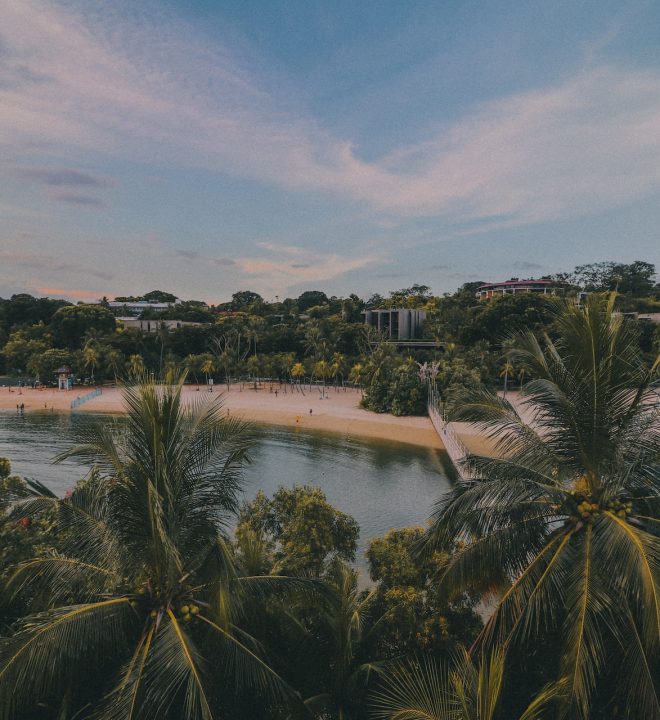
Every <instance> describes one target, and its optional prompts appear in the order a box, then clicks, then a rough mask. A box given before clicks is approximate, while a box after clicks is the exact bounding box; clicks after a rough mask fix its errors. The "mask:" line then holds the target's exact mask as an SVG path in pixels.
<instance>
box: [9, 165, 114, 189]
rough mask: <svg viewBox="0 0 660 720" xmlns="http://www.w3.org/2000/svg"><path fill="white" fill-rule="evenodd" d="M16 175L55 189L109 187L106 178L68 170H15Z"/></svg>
mask: <svg viewBox="0 0 660 720" xmlns="http://www.w3.org/2000/svg"><path fill="white" fill-rule="evenodd" d="M16 175H18V176H19V177H22V178H25V179H27V180H32V181H34V182H36V183H40V184H43V185H53V186H55V187H83V188H102V187H106V186H107V185H109V181H108V179H107V178H104V177H101V176H100V175H93V174H92V173H89V172H82V171H80V170H72V169H70V168H34V167H32V168H17V169H16Z"/></svg>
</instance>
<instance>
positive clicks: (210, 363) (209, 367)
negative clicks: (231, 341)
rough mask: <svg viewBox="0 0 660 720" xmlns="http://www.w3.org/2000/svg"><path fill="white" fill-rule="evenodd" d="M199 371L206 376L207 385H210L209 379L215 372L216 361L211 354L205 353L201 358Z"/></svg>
mask: <svg viewBox="0 0 660 720" xmlns="http://www.w3.org/2000/svg"><path fill="white" fill-rule="evenodd" d="M200 360H201V362H200V365H199V369H200V370H201V371H202V372H203V373H204V375H206V384H207V385H208V384H209V377H210V376H211V375H213V373H214V372H215V359H214V358H213V356H212V355H211V354H210V353H204V354H203V355H202V356H201V358H200Z"/></svg>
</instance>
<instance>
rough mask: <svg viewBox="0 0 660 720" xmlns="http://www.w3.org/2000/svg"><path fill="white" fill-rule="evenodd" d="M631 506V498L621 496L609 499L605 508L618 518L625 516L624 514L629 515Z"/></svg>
mask: <svg viewBox="0 0 660 720" xmlns="http://www.w3.org/2000/svg"><path fill="white" fill-rule="evenodd" d="M632 507H633V504H632V501H631V500H623V499H621V498H616V499H614V500H611V501H610V502H609V503H608V505H607V509H608V510H609V511H610V512H612V513H614V514H615V515H616V516H617V517H619V518H625V517H626V515H630V513H631V512H632Z"/></svg>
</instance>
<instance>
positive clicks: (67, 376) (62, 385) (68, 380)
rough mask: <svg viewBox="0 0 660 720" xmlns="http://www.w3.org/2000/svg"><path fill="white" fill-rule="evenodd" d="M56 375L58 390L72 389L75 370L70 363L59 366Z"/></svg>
mask: <svg viewBox="0 0 660 720" xmlns="http://www.w3.org/2000/svg"><path fill="white" fill-rule="evenodd" d="M54 375H57V388H58V390H71V388H72V387H73V372H72V371H71V368H70V367H69V366H68V365H62V367H59V368H57V370H55V372H54Z"/></svg>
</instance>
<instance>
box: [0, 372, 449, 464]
mask: <svg viewBox="0 0 660 720" xmlns="http://www.w3.org/2000/svg"><path fill="white" fill-rule="evenodd" d="M93 390H94V388H91V387H90V388H87V387H86V388H74V389H73V390H57V389H51V388H44V389H34V388H22V389H20V390H19V389H18V388H12V389H11V392H10V391H9V389H8V388H4V387H3V388H0V411H8V412H11V411H14V412H16V405H17V404H18V405H20V404H23V405H24V410H23V412H25V413H30V414H34V413H40V414H45V413H51V412H52V413H55V412H57V413H71V412H76V413H98V414H122V413H123V412H124V410H123V406H122V397H121V390H120V389H119V388H116V387H110V388H103V392H102V394H101V395H99V396H97V397H95V398H92V399H91V400H89V401H88V402H86V403H84V404H83V405H81V406H79V407H77V408H76V409H75V411H74V410H72V409H71V401H73V400H75V399H77V398H79V397H80V398H84V396H85V395H87V394H88V393H90V392H92V391H93ZM290 390H291V388H289V387H287V392H286V393H284V392H283V388H280V387H279V386H278V385H272V386H269V385H263V386H261V387H260V388H259V389H258V390H254V389H253V388H252V387H251V386H249V385H244V386H242V387H241V386H236V385H232V387H231V390H230V391H229V392H227V388H226V387H225V386H222V385H216V386H215V388H214V392H213V394H212V393H210V392H208V389H207V388H206V386H201V385H200V386H199V390H198V389H197V386H195V385H186V386H185V387H184V389H183V401H184V403H186V404H192V403H193V402H195V401H199V400H200V399H201V398H205V397H208V398H209V399H211V398H216V397H220V398H221V401H222V405H223V408H225V409H226V410H227V411H228V413H229V414H230V415H232V416H233V417H238V418H241V419H243V420H249V421H251V422H254V423H256V424H259V425H278V426H284V427H289V428H293V429H296V428H301V429H304V430H315V431H327V432H331V433H334V434H339V435H344V436H346V437H351V436H355V437H361V438H369V439H374V440H384V441H388V442H398V443H405V444H409V445H416V446H421V447H425V448H429V449H434V450H443V449H444V447H443V445H442V441H441V440H440V438H439V437H438V434H437V433H436V432H435V430H434V428H433V426H432V424H431V421H430V420H429V418H428V417H426V416H406V417H397V416H394V415H389V414H379V413H374V412H371V411H369V410H364V409H363V408H361V407H359V401H360V399H361V393H360V391H359V390H356V389H354V388H348V389H346V390H344V389H341V388H339V389H336V388H334V387H328V388H326V397H324V398H321V394H320V392H319V390H318V388H316V387H313V388H312V390H311V392H310V391H309V390H307V389H306V388H305V390H304V392H305V394H304V395H303V394H302V393H300V392H299V391H297V390H296V391H295V392H290ZM310 410H311V413H310ZM19 412H20V410H19Z"/></svg>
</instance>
